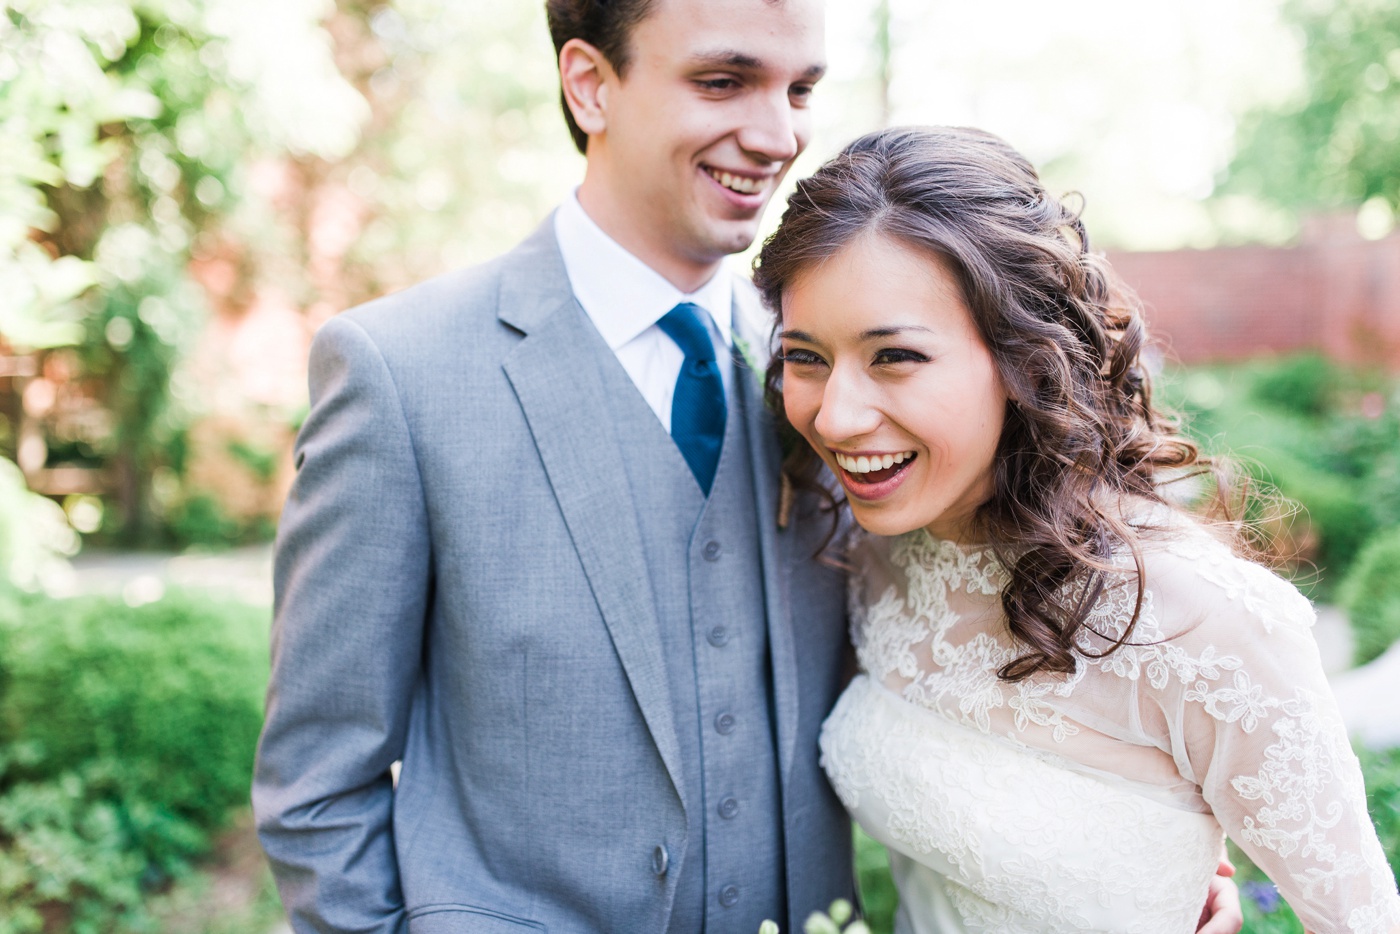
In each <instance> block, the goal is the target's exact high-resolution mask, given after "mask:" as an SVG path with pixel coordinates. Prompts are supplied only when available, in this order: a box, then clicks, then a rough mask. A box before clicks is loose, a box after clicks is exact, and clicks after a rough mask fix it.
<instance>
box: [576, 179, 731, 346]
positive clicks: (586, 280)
mask: <svg viewBox="0 0 1400 934" xmlns="http://www.w3.org/2000/svg"><path fill="white" fill-rule="evenodd" d="M554 233H555V236H556V237H557V238H558V240H559V252H560V253H561V254H562V255H563V257H564V269H565V270H566V271H567V272H568V275H569V284H570V285H571V286H572V287H573V290H574V297H575V298H577V299H578V302H579V304H580V305H582V306H583V310H584V311H585V312H587V314H588V317H589V318H591V319H592V321H593V325H594V327H596V328H597V329H598V333H599V334H601V335H603V340H605V341H606V342H607V344H608V346H609V347H610V348H612V349H613V350H617V349H618V348H619V347H621V346H622V345H624V344H626V343H627V342H629V341H631V340H632V339H633V338H635V337H637V336H638V335H639V334H641V333H642V332H643V331H645V330H646V329H647V328H649V327H651V326H652V325H654V324H655V323H656V322H657V321H659V320H661V318H662V316H663V315H665V314H666V313H667V312H668V311H670V310H671V309H672V308H675V307H676V306H677V305H678V304H680V303H681V302H693V303H694V304H696V305H699V306H700V307H701V308H703V309H705V310H706V311H707V312H709V315H710V318H711V320H712V321H713V322H714V326H715V329H716V330H718V331H719V333H720V335H721V336H722V337H723V338H724V341H725V343H726V344H732V342H733V339H734V337H733V317H734V305H733V302H734V283H733V281H732V280H731V279H730V277H729V271H728V269H727V268H725V267H723V266H721V267H720V269H719V271H717V272H716V273H715V274H714V275H713V276H711V277H710V280H709V281H708V282H706V283H705V284H704V285H702V286H700V288H698V289H696V290H695V291H694V292H691V293H689V294H686V293H684V292H682V291H681V290H680V289H678V288H676V287H675V286H674V285H672V284H671V283H670V282H668V281H667V280H666V279H665V277H663V276H662V275H661V274H660V273H658V272H657V271H656V270H654V269H652V268H651V267H650V266H648V265H647V264H646V263H644V262H642V261H641V260H640V259H638V258H637V257H636V256H633V255H632V254H631V253H629V252H628V251H627V250H626V249H625V248H624V247H623V246H622V245H621V244H619V243H618V242H617V241H616V240H614V239H613V238H612V237H609V236H608V235H607V234H606V233H604V232H603V229H602V228H601V227H599V226H598V225H597V224H596V223H594V222H593V219H592V218H591V217H589V216H588V214H587V212H585V211H584V209H583V205H581V204H579V200H578V194H577V192H575V193H574V194H571V195H570V196H569V197H568V198H566V199H565V200H564V203H563V204H561V205H560V206H559V210H558V211H557V212H556V213H555V215H554Z"/></svg>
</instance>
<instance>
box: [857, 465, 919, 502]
mask: <svg viewBox="0 0 1400 934" xmlns="http://www.w3.org/2000/svg"><path fill="white" fill-rule="evenodd" d="M917 458H918V455H917V454H906V455H904V458H903V460H902V462H901V463H898V464H894V465H892V466H890V467H882V468H880V469H878V470H867V471H865V472H863V473H859V472H855V471H851V470H847V469H846V468H845V467H843V466H841V465H840V464H839V463H838V465H837V475H838V476H839V477H840V478H841V484H842V485H843V486H844V487H845V488H846V492H847V493H850V494H851V495H852V496H854V497H856V498H857V499H862V500H877V499H883V498H884V497H886V496H889V495H890V494H891V493H893V492H894V491H895V489H896V488H898V486H899V485H900V484H901V483H903V482H904V478H905V476H906V475H907V472H908V470H909V465H910V464H912V463H914V461H915V460H916V459H917ZM843 459H845V458H843Z"/></svg>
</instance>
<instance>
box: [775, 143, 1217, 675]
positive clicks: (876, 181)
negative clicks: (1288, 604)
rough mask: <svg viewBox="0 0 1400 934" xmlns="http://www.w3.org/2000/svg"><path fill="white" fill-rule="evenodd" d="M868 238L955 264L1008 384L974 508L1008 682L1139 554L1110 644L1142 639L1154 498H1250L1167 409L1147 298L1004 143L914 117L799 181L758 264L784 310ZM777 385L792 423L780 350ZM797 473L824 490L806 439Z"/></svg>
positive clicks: (1047, 657)
mask: <svg viewBox="0 0 1400 934" xmlns="http://www.w3.org/2000/svg"><path fill="white" fill-rule="evenodd" d="M871 232H873V233H878V234H880V235H883V236H886V237H889V238H891V239H893V240H896V241H898V242H900V243H902V244H904V245H907V246H910V247H913V248H914V249H915V250H917V251H923V252H925V253H927V254H929V255H934V256H938V257H942V258H943V259H944V260H946V261H947V262H948V263H949V264H950V266H951V267H952V269H953V270H954V271H955V273H956V277H957V280H958V282H959V284H960V285H961V287H962V293H963V297H964V299H965V301H966V303H967V307H968V308H969V309H970V310H971V312H972V317H973V319H974V321H975V323H976V325H977V329H978V331H979V332H980V334H981V337H982V340H983V341H984V342H985V344H986V345H987V347H988V348H989V349H990V351H991V354H992V357H993V359H994V361H995V363H996V367H997V371H998V374H999V376H1000V378H1001V383H1002V386H1003V388H1004V389H1005V391H1006V395H1007V398H1008V402H1007V408H1006V413H1005V421H1004V426H1003V429H1002V433H1001V438H1000V440H999V444H998V448H997V453H996V457H995V460H994V463H993V468H992V469H993V483H994V487H993V489H994V492H993V493H992V495H991V497H990V499H988V500H987V501H986V502H985V503H984V504H983V505H982V506H981V507H980V508H979V509H978V511H977V514H976V517H975V521H976V523H977V526H978V532H979V534H980V535H982V536H985V538H986V540H987V541H988V542H989V543H990V544H991V546H992V548H993V549H994V552H995V554H996V556H997V558H998V559H999V560H1001V562H1002V564H1003V565H1004V566H1005V567H1007V568H1008V569H1009V571H1010V583H1009V584H1008V585H1007V586H1006V588H1005V590H1004V591H1003V592H1002V595H1001V600H1002V607H1003V609H1004V611H1005V613H1006V618H1007V621H1008V624H1009V627H1010V631H1011V634H1012V635H1013V637H1014V638H1015V639H1016V641H1017V644H1018V646H1019V647H1020V648H1021V650H1022V654H1020V655H1019V657H1017V658H1016V659H1015V660H1014V661H1012V662H1011V663H1010V664H1008V665H1006V666H1005V667H1004V668H1002V669H1001V671H1000V672H999V674H1000V676H1001V677H1002V678H1004V679H1006V680H1011V681H1016V680H1020V679H1023V678H1026V677H1028V676H1030V675H1032V674H1034V673H1036V672H1040V671H1053V672H1071V671H1073V670H1074V668H1075V655H1076V649H1075V642H1076V636H1077V635H1078V634H1079V633H1080V631H1081V629H1082V628H1083V627H1085V625H1086V619H1087V617H1088V615H1089V613H1090V611H1091V610H1092V608H1093V607H1094V605H1095V603H1096V602H1097V601H1098V600H1099V599H1100V597H1101V596H1102V595H1103V592H1104V589H1105V587H1106V586H1107V585H1108V582H1109V580H1110V575H1113V574H1116V573H1121V570H1119V569H1118V568H1117V566H1115V565H1114V564H1113V563H1112V562H1113V559H1114V556H1115V555H1122V554H1124V553H1125V551H1126V553H1128V554H1131V556H1132V558H1133V562H1134V565H1135V568H1136V578H1137V604H1136V607H1135V610H1134V613H1133V618H1132V620H1131V621H1130V622H1129V624H1128V625H1127V626H1126V627H1124V630H1123V632H1122V633H1121V635H1119V636H1118V637H1116V638H1114V637H1113V636H1111V635H1109V634H1104V633H1100V634H1099V635H1101V636H1103V637H1104V638H1105V639H1107V640H1108V643H1109V644H1108V646H1107V648H1106V650H1105V652H1112V651H1114V650H1115V649H1117V648H1118V647H1120V646H1121V645H1123V644H1127V643H1129V640H1130V639H1131V636H1132V632H1133V630H1134V628H1135V626H1136V624H1137V621H1138V618H1139V616H1140V615H1141V609H1142V600H1143V592H1144V590H1143V570H1142V557H1141V550H1140V540H1141V535H1142V534H1143V532H1144V531H1145V530H1144V528H1143V527H1142V525H1141V518H1142V513H1143V511H1144V510H1143V509H1142V508H1141V507H1142V504H1144V503H1158V504H1163V505H1170V504H1169V503H1168V501H1167V499H1166V498H1165V497H1164V496H1163V490H1162V489H1161V488H1162V486H1163V484H1164V483H1166V482H1168V481H1170V480H1179V479H1181V478H1182V477H1183V476H1184V475H1189V474H1192V473H1195V474H1209V475H1210V477H1211V481H1212V482H1211V484H1210V489H1212V490H1213V491H1214V499H1213V502H1212V504H1211V507H1212V508H1211V509H1210V510H1208V511H1213V512H1215V513H1216V514H1217V515H1224V516H1226V517H1229V516H1230V515H1231V514H1232V513H1234V512H1235V509H1234V508H1232V506H1234V505H1235V504H1236V503H1237V500H1236V498H1235V497H1234V496H1231V495H1229V493H1228V491H1229V490H1231V489H1232V488H1233V487H1234V484H1233V481H1232V480H1231V478H1229V477H1227V476H1225V474H1224V469H1223V467H1222V466H1221V465H1218V464H1214V463H1212V462H1210V461H1209V460H1207V459H1205V458H1203V457H1202V455H1201V453H1200V451H1199V450H1198V449H1197V447H1196V445H1195V444H1193V443H1192V442H1191V441H1189V440H1188V439H1186V438H1184V437H1182V436H1181V434H1180V433H1179V432H1178V430H1177V426H1176V424H1175V423H1174V422H1173V421H1171V420H1170V419H1168V418H1167V417H1165V416H1164V415H1163V414H1162V413H1160V412H1159V411H1158V410H1157V409H1155V408H1154V407H1153V405H1152V397H1151V386H1150V381H1149V379H1148V374H1147V372H1146V370H1145V368H1144V365H1143V361H1142V352H1143V349H1144V347H1145V346H1146V343H1147V332H1146V329H1145V328H1144V325H1143V321H1142V315H1141V311H1140V306H1139V303H1138V301H1137V298H1136V297H1135V296H1134V295H1133V294H1132V292H1131V291H1129V290H1128V289H1127V288H1126V287H1124V286H1123V285H1122V284H1121V283H1120V282H1119V281H1118V280H1117V279H1116V278H1115V277H1114V275H1113V273H1112V271H1111V270H1110V268H1109V266H1108V264H1107V262H1106V261H1105V260H1104V258H1103V257H1102V256H1100V255H1097V254H1095V253H1093V252H1091V251H1090V248H1089V237H1088V234H1087V233H1086V232H1085V230H1084V225H1083V223H1081V221H1080V219H1079V215H1078V213H1077V212H1076V211H1073V210H1070V209H1069V208H1068V207H1067V206H1066V205H1065V204H1064V203H1062V202H1061V201H1060V200H1059V199H1057V198H1055V197H1053V196H1051V195H1050V194H1048V193H1047V192H1046V190H1045V188H1044V186H1043V185H1042V184H1041V182H1040V179H1039V176H1038V175H1037V174H1036V171H1035V168H1034V167H1033V166H1032V165H1031V164H1030V162H1028V161H1027V160H1026V159H1025V157H1023V156H1022V155H1021V154H1020V153H1018V152H1016V151H1015V150H1014V149H1012V148H1011V147H1010V146H1009V145H1007V144H1006V143H1005V142H1004V141H1003V140H1001V139H999V138H998V137H996V136H993V135H991V134H989V133H985V132H982V131H979V130H972V129H964V128H950V127H903V128H895V129H889V130H882V131H879V132H876V133H871V134H868V135H866V136H863V137H861V138H860V139H858V140H856V141H855V142H854V143H852V144H850V145H849V146H847V147H846V149H845V150H844V151H843V152H842V153H841V154H840V155H838V156H837V157H836V158H834V159H832V160H831V161H830V162H828V163H827V164H826V165H824V166H822V167H821V169H819V170H818V171H817V173H816V174H815V175H813V176H812V177H810V178H807V179H804V180H803V181H801V182H799V183H798V185H797V191H796V192H795V193H794V194H793V196H792V198H791V199H790V200H789V202H788V206H787V209H786V210H785V211H784V213H783V218H782V223H781V225H780V226H779V228H778V230H777V232H775V233H774V234H773V236H772V237H770V238H769V240H768V241H767V242H766V243H765V244H764V246H763V249H762V252H761V253H760V254H759V257H758V259H757V261H756V264H755V276H754V278H755V282H756V283H757V285H758V288H759V290H760V292H761V293H762V294H763V297H764V299H765V300H766V302H767V303H768V305H769V307H770V308H772V309H774V310H775V311H778V312H779V313H781V309H782V301H783V293H784V291H785V289H787V288H788V287H789V286H791V285H792V284H793V282H794V281H795V280H796V279H797V277H798V276H800V275H801V274H802V273H803V272H805V271H807V270H809V269H810V268H812V267H813V266H814V265H816V264H818V263H821V262H823V261H824V260H826V259H828V258H830V257H831V256H833V255H835V254H836V253H838V252H839V251H840V250H841V249H842V248H843V247H845V246H846V245H848V244H850V243H851V242H852V241H854V240H855V239H856V238H857V237H859V236H861V235H863V234H866V233H871ZM780 326H781V320H780V321H779V327H780ZM767 388H768V395H769V401H770V404H773V405H774V408H775V409H776V410H777V412H778V414H779V417H780V418H782V416H783V412H782V406H781V404H780V403H781V393H782V360H781V358H780V355H775V358H774V360H773V362H772V364H771V365H770V367H769V369H768V374H767ZM786 471H787V473H788V475H789V477H790V478H791V479H792V481H793V482H794V483H795V484H797V485H799V486H807V487H814V486H819V485H820V479H819V477H820V474H821V471H822V463H821V460H820V459H819V458H818V457H817V456H816V454H815V453H814V452H813V451H812V450H811V449H810V448H809V447H808V446H807V445H806V444H799V445H797V446H796V447H795V448H794V450H793V453H792V454H791V455H790V456H789V458H788V462H787V464H786ZM1130 518H1131V519H1132V521H1129V520H1130Z"/></svg>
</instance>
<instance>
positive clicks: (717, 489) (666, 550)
mask: <svg viewBox="0 0 1400 934" xmlns="http://www.w3.org/2000/svg"><path fill="white" fill-rule="evenodd" d="M603 370H604V382H605V386H606V389H607V392H608V396H609V398H610V399H611V400H613V416H614V418H615V420H616V424H617V432H618V437H619V440H620V442H621V446H622V451H623V462H622V464H621V465H620V467H621V472H622V476H620V477H618V478H615V479H616V480H623V479H625V482H626V483H627V484H628V487H629V491H630V493H631V496H630V499H631V502H632V503H633V505H634V507H635V508H636V510H637V518H638V525H639V527H640V529H641V535H642V547H643V550H644V551H645V553H646V559H647V566H648V573H649V575H650V578H651V587H652V591H653V593H654V594H655V598H656V604H657V605H656V611H657V618H658V619H659V620H660V621H661V641H662V649H663V651H664V653H665V657H666V666H667V675H668V677H669V679H670V687H671V699H672V703H673V704H674V705H675V706H674V709H675V716H676V726H677V729H678V733H679V739H680V746H681V749H680V752H681V767H682V771H683V773H684V782H685V785H686V789H687V795H686V798H687V802H688V805H689V809H688V813H687V815H686V819H687V825H688V829H687V837H686V848H685V852H684V853H679V852H673V853H671V854H670V862H671V869H670V871H671V872H677V873H679V879H678V880H677V888H676V898H675V903H674V906H673V909H672V912H671V921H670V926H669V929H668V930H669V932H671V934H698V932H701V931H704V932H706V934H711V932H713V934H719V932H730V931H738V932H745V934H747V932H753V931H757V930H758V926H759V923H760V922H761V921H762V920H763V919H764V918H772V919H774V920H779V921H781V920H782V919H783V918H785V917H786V895H785V893H786V885H785V883H786V879H785V873H784V869H783V858H784V856H783V844H782V841H783V824H782V818H781V811H780V808H781V800H780V797H781V796H780V791H779V781H778V764H777V753H776V741H775V730H774V719H773V708H772V699H771V698H772V693H771V684H772V675H771V667H770V660H769V654H768V627H767V618H766V614H765V612H764V591H763V572H762V566H761V561H760V557H759V537H758V525H757V523H758V522H759V521H760V520H761V519H762V518H764V517H760V516H759V515H758V509H757V507H756V502H755V490H754V484H753V465H752V461H751V456H750V451H749V444H748V432H747V431H746V430H745V424H744V422H745V419H746V417H747V416H746V414H745V407H746V406H753V405H758V404H760V403H759V401H758V390H757V387H756V386H754V385H752V384H751V381H752V376H751V375H750V374H749V373H747V372H746V371H743V370H737V369H736V372H735V374H734V377H735V378H734V380H733V385H732V388H731V391H730V395H729V400H728V405H729V416H728V419H727V420H726V424H725V437H724V447H723V450H722V452H721V454H720V461H719V468H718V470H717V472H716V474H715V480H714V485H713V486H712V488H711V490H710V496H709V498H708V499H706V498H705V497H704V496H703V495H702V494H701V492H700V487H699V485H698V484H697V483H696V482H695V478H694V476H693V475H692V474H691V472H690V468H689V467H688V466H687V465H686V463H685V460H684V458H682V457H681V453H680V450H679V449H678V448H677V447H676V444H675V442H674V441H673V440H672V439H671V437H670V435H668V434H667V433H666V431H665V429H664V428H663V427H662V425H661V422H660V421H658V420H657V418H656V415H655V414H654V413H653V412H652V411H651V409H650V408H649V407H648V406H647V404H646V401H645V400H644V399H643V398H642V396H641V394H640V393H639V392H638V391H637V389H636V387H635V386H634V385H633V384H632V382H631V380H630V379H629V378H628V376H627V374H626V372H625V371H624V370H623V369H622V367H621V365H618V364H615V362H614V361H612V360H606V361H604V365H603ZM767 518H769V519H770V521H772V517H767ZM620 792H621V793H623V794H625V793H626V789H620Z"/></svg>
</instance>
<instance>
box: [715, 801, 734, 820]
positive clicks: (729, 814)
mask: <svg viewBox="0 0 1400 934" xmlns="http://www.w3.org/2000/svg"><path fill="white" fill-rule="evenodd" d="M738 813H739V802H738V801H737V800H736V799H734V798H725V799H724V800H723V801H721V802H720V803H719V816H720V817H723V818H724V819H725V820H730V819H732V818H733V817H734V815H735V814H738Z"/></svg>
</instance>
